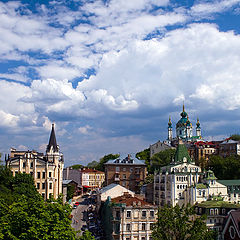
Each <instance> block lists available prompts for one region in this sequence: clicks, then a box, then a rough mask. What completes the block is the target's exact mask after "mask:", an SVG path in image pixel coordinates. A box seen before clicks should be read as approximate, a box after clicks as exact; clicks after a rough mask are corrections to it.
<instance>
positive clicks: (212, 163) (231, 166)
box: [207, 155, 240, 179]
mask: <svg viewBox="0 0 240 240" xmlns="http://www.w3.org/2000/svg"><path fill="white" fill-rule="evenodd" d="M207 168H210V169H211V170H212V171H213V172H214V174H215V176H216V177H217V178H218V179H239V175H240V156H229V157H226V158H223V157H221V156H217V155H212V156H210V158H209V161H208V163H207Z"/></svg>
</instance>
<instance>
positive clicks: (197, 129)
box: [196, 118, 202, 138]
mask: <svg viewBox="0 0 240 240" xmlns="http://www.w3.org/2000/svg"><path fill="white" fill-rule="evenodd" d="M196 126H197V127H196V136H197V137H199V138H201V137H202V136H201V127H200V122H199V118H197V123H196Z"/></svg>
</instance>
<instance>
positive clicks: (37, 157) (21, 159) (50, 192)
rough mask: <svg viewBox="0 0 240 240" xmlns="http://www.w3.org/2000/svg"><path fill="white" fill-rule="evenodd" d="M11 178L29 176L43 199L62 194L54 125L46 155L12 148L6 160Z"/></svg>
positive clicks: (60, 169) (61, 162) (60, 163)
mask: <svg viewBox="0 0 240 240" xmlns="http://www.w3.org/2000/svg"><path fill="white" fill-rule="evenodd" d="M6 165H7V166H9V167H10V169H11V171H12V173H13V176H15V175H16V174H17V173H18V172H21V173H27V174H31V175H32V176H33V179H34V181H35V185H36V188H37V190H38V192H39V193H40V194H41V195H42V196H43V198H44V199H48V198H50V196H53V197H54V198H57V197H58V196H59V194H61V193H62V171H63V166H64V161H63V154H62V153H61V152H60V151H59V146H58V145H57V141H56V136H55V131H54V124H53V125H52V131H51V135H50V139H49V143H48V145H47V149H46V154H43V153H38V152H36V151H34V150H32V151H29V150H28V151H17V150H16V149H14V148H12V149H11V153H10V156H8V158H7V159H6Z"/></svg>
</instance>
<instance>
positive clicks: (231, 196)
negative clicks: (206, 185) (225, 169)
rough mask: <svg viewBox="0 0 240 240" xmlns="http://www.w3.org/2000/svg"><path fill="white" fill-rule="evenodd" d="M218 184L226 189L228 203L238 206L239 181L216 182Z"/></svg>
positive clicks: (239, 194) (239, 197)
mask: <svg viewBox="0 0 240 240" xmlns="http://www.w3.org/2000/svg"><path fill="white" fill-rule="evenodd" d="M218 182H220V183H221V184H223V185H224V186H226V187H227V193H228V201H231V202H233V203H235V204H240V180H239V179H234V180H218Z"/></svg>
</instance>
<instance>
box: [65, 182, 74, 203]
mask: <svg viewBox="0 0 240 240" xmlns="http://www.w3.org/2000/svg"><path fill="white" fill-rule="evenodd" d="M74 192H75V188H74V186H73V185H71V184H68V185H67V201H69V200H70V199H72V198H73V195H74Z"/></svg>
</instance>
